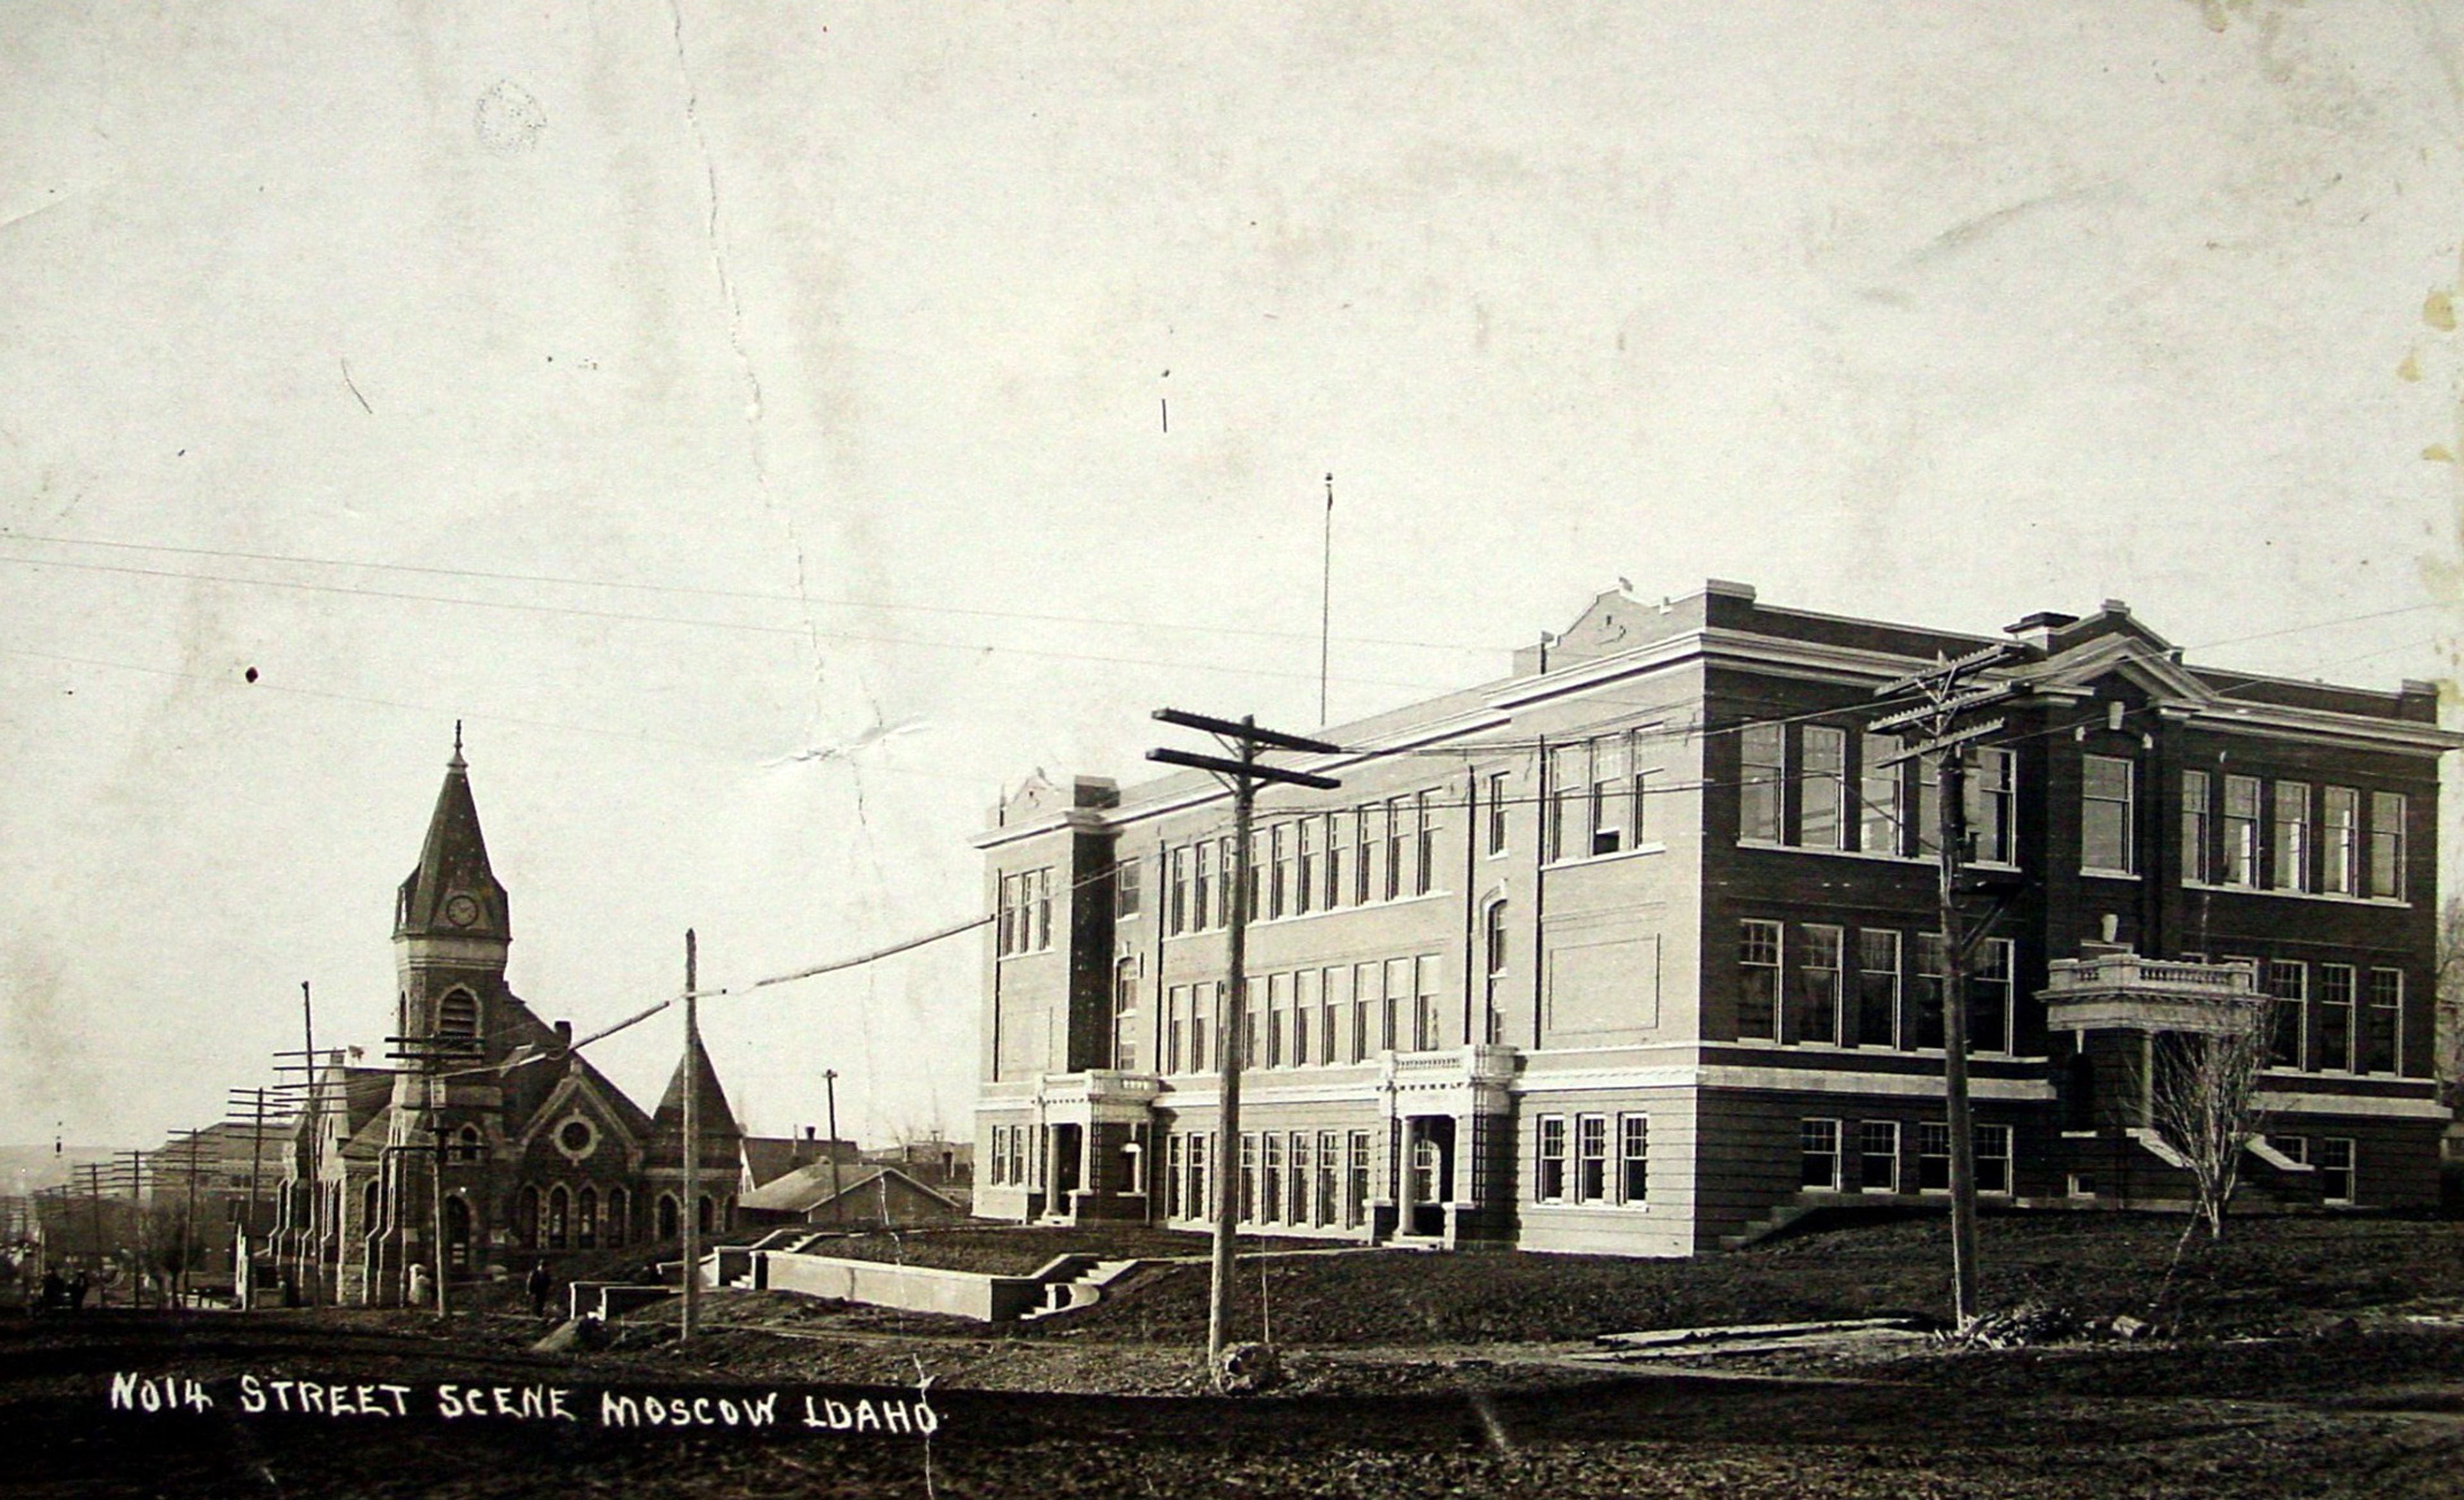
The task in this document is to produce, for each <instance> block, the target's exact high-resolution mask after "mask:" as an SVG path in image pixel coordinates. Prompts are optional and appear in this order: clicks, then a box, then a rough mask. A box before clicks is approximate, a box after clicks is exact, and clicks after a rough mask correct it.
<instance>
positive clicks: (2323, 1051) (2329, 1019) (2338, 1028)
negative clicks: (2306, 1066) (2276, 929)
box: [2319, 963, 2353, 1073]
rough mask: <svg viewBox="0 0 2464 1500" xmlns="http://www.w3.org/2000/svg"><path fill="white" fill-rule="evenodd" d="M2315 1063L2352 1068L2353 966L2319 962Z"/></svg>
mask: <svg viewBox="0 0 2464 1500" xmlns="http://www.w3.org/2000/svg"><path fill="white" fill-rule="evenodd" d="M2319 1066H2320V1067H2321V1068H2322V1069H2325V1070H2327V1071H2329V1072H2338V1073H2343V1072H2351V1071H2353V966H2352V965H2351V964H2349V963H2322V964H2321V965H2319Z"/></svg>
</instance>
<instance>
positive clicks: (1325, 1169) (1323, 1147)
mask: <svg viewBox="0 0 2464 1500" xmlns="http://www.w3.org/2000/svg"><path fill="white" fill-rule="evenodd" d="M1342 1142H1343V1137H1342V1136H1338V1135H1336V1134H1335V1133H1334V1132H1332V1131H1331V1130H1322V1131H1319V1132H1318V1133H1317V1222H1318V1223H1320V1224H1326V1225H1328V1226H1330V1227H1331V1226H1332V1225H1333V1224H1334V1223H1335V1221H1336V1220H1337V1219H1338V1218H1340V1217H1341V1216H1342V1204H1343V1157H1342V1155H1341V1153H1342V1150H1343V1144H1342Z"/></svg>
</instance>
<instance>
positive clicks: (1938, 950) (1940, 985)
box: [1908, 933, 1950, 1048]
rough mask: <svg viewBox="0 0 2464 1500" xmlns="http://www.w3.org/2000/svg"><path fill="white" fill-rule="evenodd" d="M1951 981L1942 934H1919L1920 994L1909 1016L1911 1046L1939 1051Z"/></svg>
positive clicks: (1918, 968) (1941, 1044) (1918, 965)
mask: <svg viewBox="0 0 2464 1500" xmlns="http://www.w3.org/2000/svg"><path fill="white" fill-rule="evenodd" d="M1949 982H1950V960H1948V959H1947V957H1946V956H1945V954H1944V952H1943V943H1942V934H1940V933H1919V934H1917V993H1916V1005H1915V1013H1914V1014H1913V1015H1912V1016H1910V1017H1909V1025H1908V1031H1909V1034H1910V1045H1911V1046H1914V1047H1919V1048H1940V1047H1942V1046H1943V1045H1944V1043H1943V1025H1944V1023H1943V1002H1944V988H1945V986H1947V984H1948V983H1949Z"/></svg>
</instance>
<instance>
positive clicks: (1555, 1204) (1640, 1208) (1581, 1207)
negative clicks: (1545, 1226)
mask: <svg viewBox="0 0 2464 1500" xmlns="http://www.w3.org/2000/svg"><path fill="white" fill-rule="evenodd" d="M1531 1206H1532V1207H1534V1208H1555V1209H1570V1210H1573V1211H1576V1212H1580V1213H1587V1214H1639V1213H1643V1212H1646V1211H1648V1210H1649V1209H1650V1207H1651V1204H1650V1203H1648V1202H1636V1201H1634V1200H1632V1199H1628V1200H1627V1201H1625V1202H1610V1201H1609V1200H1607V1199H1601V1200H1600V1201H1599V1202H1590V1203H1578V1202H1574V1201H1573V1199H1571V1198H1537V1199H1533V1200H1532V1202H1531Z"/></svg>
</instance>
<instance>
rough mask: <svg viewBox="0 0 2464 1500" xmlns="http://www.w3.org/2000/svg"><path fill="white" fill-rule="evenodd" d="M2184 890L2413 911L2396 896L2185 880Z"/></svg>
mask: <svg viewBox="0 0 2464 1500" xmlns="http://www.w3.org/2000/svg"><path fill="white" fill-rule="evenodd" d="M2182 889H2183V890H2185V891H2212V892H2220V893H2224V894H2227V895H2265V896H2274V897H2277V899H2279V900H2287V899H2289V900H2295V901H2332V902H2334V903H2335V904H2336V905H2338V906H2377V907H2385V908H2386V909H2387V910H2388V911H2391V912H2407V911H2410V910H2411V909H2412V903H2411V902H2410V901H2408V900H2406V899H2405V898H2404V897H2402V896H2394V895H2343V894H2340V893H2336V892H2333V891H2278V890H2275V889H2273V888H2271V887H2267V886H2229V885H2218V884H2216V883H2215V882H2213V881H2210V880H2185V881H2183V882H2182Z"/></svg>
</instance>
